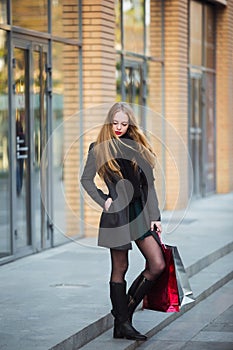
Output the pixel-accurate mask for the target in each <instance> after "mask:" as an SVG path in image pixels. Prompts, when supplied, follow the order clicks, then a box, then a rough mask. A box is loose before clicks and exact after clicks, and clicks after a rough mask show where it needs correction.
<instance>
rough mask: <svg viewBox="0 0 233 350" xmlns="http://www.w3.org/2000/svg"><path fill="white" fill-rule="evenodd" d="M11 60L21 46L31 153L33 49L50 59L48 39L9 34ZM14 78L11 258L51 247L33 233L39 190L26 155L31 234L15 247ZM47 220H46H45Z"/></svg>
mask: <svg viewBox="0 0 233 350" xmlns="http://www.w3.org/2000/svg"><path fill="white" fill-rule="evenodd" d="M11 43H12V44H11V62H13V52H14V48H19V49H23V50H27V51H28V59H29V60H28V69H26V76H27V78H28V79H29V88H28V89H29V92H28V93H29V96H28V100H29V105H28V113H29V116H28V119H29V130H28V134H29V135H28V136H29V143H30V148H29V149H31V150H32V151H33V152H34V150H33V147H32V146H34V143H33V132H34V118H32V116H33V109H32V108H33V106H32V98H31V95H32V91H31V87H32V85H31V80H32V71H33V51H39V47H41V48H42V50H43V52H46V54H47V62H48V60H49V45H48V41H47V40H46V39H45V40H44V39H36V38H35V37H30V36H26V35H20V34H12V41H11ZM11 69H12V65H11ZM13 79H14V77H13V73H11V83H10V94H11V98H10V102H11V103H10V110H11V135H10V139H11V159H12V160H13V162H12V165H11V174H12V175H11V179H12V181H11V186H12V188H11V201H12V204H11V208H12V214H11V233H12V238H11V239H12V254H13V255H14V257H17V258H18V257H21V256H26V255H29V254H31V253H33V252H36V251H39V250H41V249H43V248H49V247H51V246H52V237H51V236H50V237H48V234H47V241H46V245H45V246H44V247H43V242H42V240H41V242H40V247H38V246H36V243H37V242H36V239H35V238H36V233H35V222H34V220H33V219H32V218H33V213H35V207H34V202H33V197H34V196H35V195H38V193H36V194H35V193H34V192H35V191H34V189H33V186H32V177H33V165H32V159H33V156H32V155H31V156H30V158H29V179H30V180H29V186H30V188H29V198H28V199H27V200H28V201H29V208H30V213H29V216H30V217H29V219H28V225H29V230H30V235H31V245H29V246H26V247H23V248H20V249H17V247H16V244H15V234H14V233H15V229H16V214H17V213H16V210H17V208H16V201H15V199H16V198H17V196H16V179H15V176H14V174H15V171H16V161H15V150H16V140H15V139H16V138H15V135H16V129H15V111H16V109H15V106H14V97H13V82H14V80H13ZM46 99H47V101H46V102H47V108H46V119H47V123H46V124H47V126H46V128H47V130H46V132H47V136H48V137H49V132H48V131H49V130H48V128H49V120H48V119H49V118H48V115H49V110H50V107H49V103H50V101H49V98H48V96H47V95H46ZM42 176H46V182H47V188H50V185H49V182H50V181H51V179H50V176H48V174H47V173H46V174H43V175H42ZM48 197H50V193H49V191H48ZM47 200H48V201H50V200H51V198H48V199H47ZM43 210H44V209H43ZM45 216H47V213H46V212H45ZM47 221H48V220H47ZM47 230H49V227H47Z"/></svg>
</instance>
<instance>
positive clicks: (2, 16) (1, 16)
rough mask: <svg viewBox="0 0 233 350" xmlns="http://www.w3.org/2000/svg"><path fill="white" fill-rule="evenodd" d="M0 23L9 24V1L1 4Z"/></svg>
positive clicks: (5, 0) (3, 0)
mask: <svg viewBox="0 0 233 350" xmlns="http://www.w3.org/2000/svg"><path fill="white" fill-rule="evenodd" d="M0 23H7V0H1V2H0Z"/></svg>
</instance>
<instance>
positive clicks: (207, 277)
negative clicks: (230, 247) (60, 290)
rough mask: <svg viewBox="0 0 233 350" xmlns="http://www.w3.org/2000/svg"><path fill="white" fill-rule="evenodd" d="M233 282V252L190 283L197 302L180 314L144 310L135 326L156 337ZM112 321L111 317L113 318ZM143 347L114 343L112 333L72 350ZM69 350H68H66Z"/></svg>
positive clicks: (207, 268) (110, 330)
mask: <svg viewBox="0 0 233 350" xmlns="http://www.w3.org/2000/svg"><path fill="white" fill-rule="evenodd" d="M214 260H215V259H214ZM232 278H233V252H232V251H231V252H230V253H228V254H227V255H225V256H223V257H221V258H219V259H217V260H215V261H214V262H213V263H211V264H208V265H207V266H206V267H204V268H203V269H202V270H200V271H199V272H198V273H197V274H195V275H193V276H192V277H191V278H190V279H189V281H190V284H191V287H192V290H193V294H194V296H195V302H193V303H190V304H187V305H185V306H184V307H182V309H181V311H180V312H178V313H162V312H154V311H150V310H140V311H137V312H136V313H135V315H134V325H135V327H136V329H138V330H140V331H141V332H142V333H144V334H146V335H147V336H148V338H150V337H152V336H153V335H154V334H156V333H157V332H158V331H160V330H161V329H163V328H164V327H166V326H167V325H169V324H170V323H171V322H173V321H174V320H175V319H177V318H178V317H180V316H182V315H183V314H184V313H185V312H187V311H188V310H190V309H191V308H193V307H194V306H195V305H197V304H198V303H199V302H201V301H202V300H204V299H205V298H206V297H208V296H209V295H211V294H212V293H213V292H215V291H216V290H217V289H219V288H221V287H222V286H223V285H225V284H226V283H227V282H229V281H230V280H231V279H232ZM110 317H111V315H110ZM139 344H140V343H139V342H136V341H130V340H124V339H113V338H112V329H109V330H107V331H105V332H103V333H102V334H101V335H99V336H98V337H96V338H95V339H93V340H92V341H90V342H89V343H87V344H86V345H84V346H82V347H79V346H78V342H77V343H76V345H75V346H76V347H74V348H69V349H81V350H102V349H105V350H108V349H109V350H110V349H114V350H118V349H119V350H133V349H136V348H137V347H138V345H139ZM63 349H68V348H63Z"/></svg>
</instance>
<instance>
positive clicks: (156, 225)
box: [150, 221, 162, 238]
mask: <svg viewBox="0 0 233 350" xmlns="http://www.w3.org/2000/svg"><path fill="white" fill-rule="evenodd" d="M155 228H156V232H157V233H158V235H159V238H161V233H162V225H161V221H151V223H150V229H151V231H154V230H155Z"/></svg>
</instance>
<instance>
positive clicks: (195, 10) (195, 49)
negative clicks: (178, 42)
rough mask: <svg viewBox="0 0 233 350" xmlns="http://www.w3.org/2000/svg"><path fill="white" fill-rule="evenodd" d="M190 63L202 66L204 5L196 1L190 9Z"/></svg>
mask: <svg viewBox="0 0 233 350" xmlns="http://www.w3.org/2000/svg"><path fill="white" fill-rule="evenodd" d="M190 63H191V64H193V65H196V66H201V65H202V4H201V3H199V2H195V1H192V2H191V7H190Z"/></svg>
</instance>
